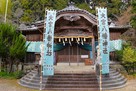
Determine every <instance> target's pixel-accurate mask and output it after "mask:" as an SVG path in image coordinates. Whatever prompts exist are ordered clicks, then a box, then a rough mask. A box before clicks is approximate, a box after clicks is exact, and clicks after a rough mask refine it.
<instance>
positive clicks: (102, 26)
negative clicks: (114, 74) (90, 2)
mask: <svg viewBox="0 0 136 91" xmlns="http://www.w3.org/2000/svg"><path fill="white" fill-rule="evenodd" d="M97 10H98V36H99V40H98V41H99V48H100V62H101V63H102V74H108V73H109V51H110V42H109V41H110V35H109V26H108V18H107V8H98V9H97Z"/></svg>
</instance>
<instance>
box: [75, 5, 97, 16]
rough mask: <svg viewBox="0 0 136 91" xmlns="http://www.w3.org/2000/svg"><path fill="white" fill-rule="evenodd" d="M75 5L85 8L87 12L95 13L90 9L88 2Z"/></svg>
mask: <svg viewBox="0 0 136 91" xmlns="http://www.w3.org/2000/svg"><path fill="white" fill-rule="evenodd" d="M77 6H78V7H79V8H81V9H84V10H87V11H88V12H90V13H93V14H95V10H93V9H90V7H89V6H88V4H86V3H82V4H78V5H77Z"/></svg>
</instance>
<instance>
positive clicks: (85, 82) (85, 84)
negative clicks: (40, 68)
mask: <svg viewBox="0 0 136 91" xmlns="http://www.w3.org/2000/svg"><path fill="white" fill-rule="evenodd" d="M35 74H37V72H36V71H32V72H30V73H28V74H27V75H26V76H24V77H23V78H21V79H20V81H19V84H20V85H22V86H25V87H29V88H34V89H39V88H40V77H39V75H35ZM42 89H46V90H59V91H60V90H70V91H71V90H73V91H75V90H89V91H94V90H95V91H99V85H98V81H97V76H96V75H95V73H92V74H90V73H89V74H87V73H86V74H81V73H75V74H74V73H56V74H55V75H54V76H50V77H48V78H47V77H44V78H43V85H42Z"/></svg>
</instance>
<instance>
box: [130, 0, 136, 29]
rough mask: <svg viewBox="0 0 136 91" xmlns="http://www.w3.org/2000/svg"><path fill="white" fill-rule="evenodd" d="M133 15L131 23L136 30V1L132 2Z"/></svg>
mask: <svg viewBox="0 0 136 91" xmlns="http://www.w3.org/2000/svg"><path fill="white" fill-rule="evenodd" d="M132 13H133V14H134V16H132V18H131V22H130V23H131V25H132V27H133V28H135V29H136V0H133V1H132Z"/></svg>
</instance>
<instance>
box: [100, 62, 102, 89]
mask: <svg viewBox="0 0 136 91" xmlns="http://www.w3.org/2000/svg"><path fill="white" fill-rule="evenodd" d="M100 91H102V63H100Z"/></svg>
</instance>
